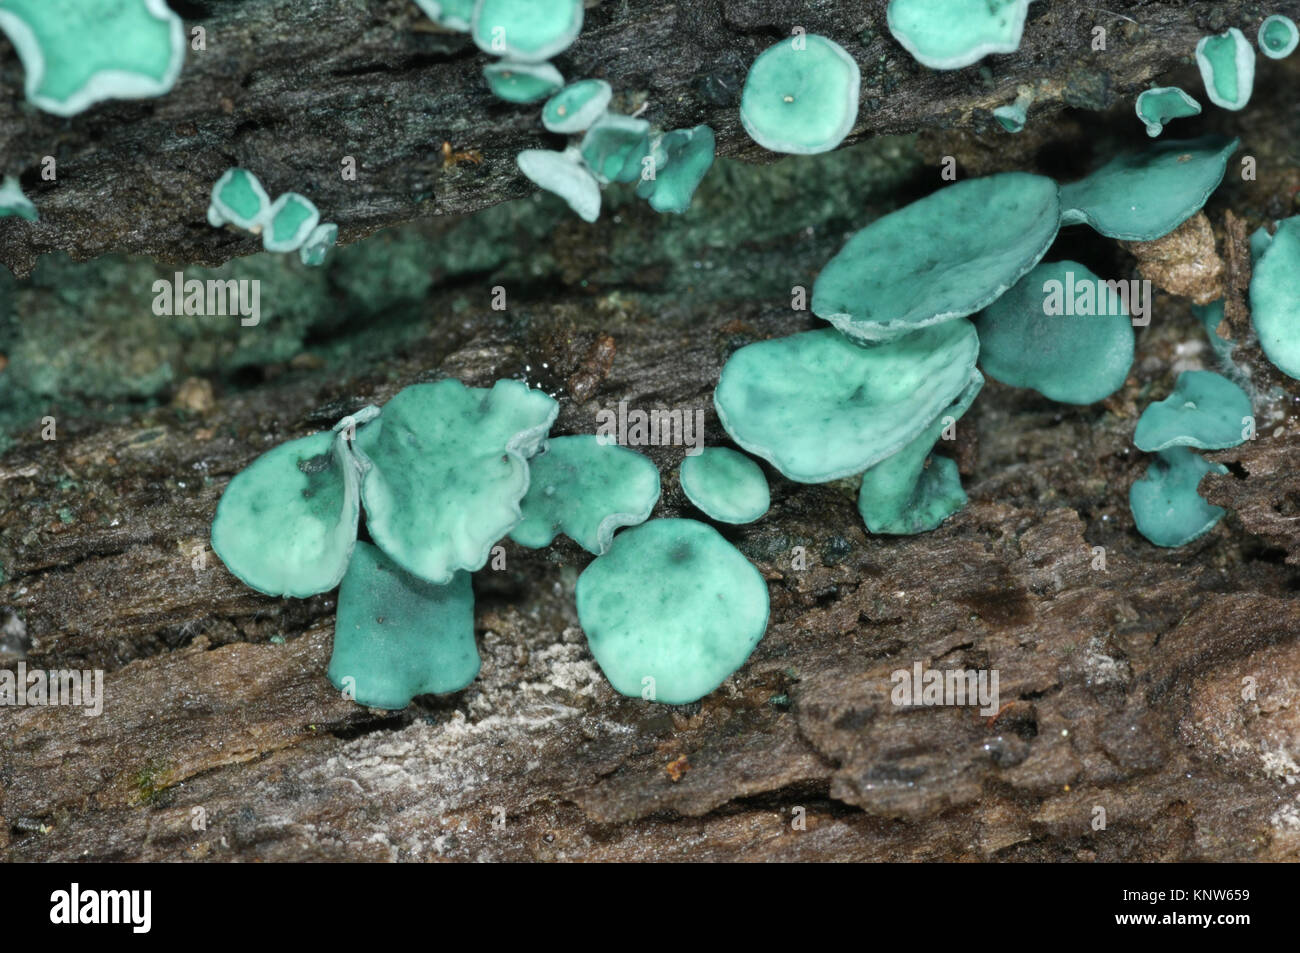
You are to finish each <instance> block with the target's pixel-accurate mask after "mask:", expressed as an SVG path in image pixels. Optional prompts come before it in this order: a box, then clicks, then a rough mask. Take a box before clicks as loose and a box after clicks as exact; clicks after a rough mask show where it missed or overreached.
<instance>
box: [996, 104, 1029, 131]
mask: <svg viewBox="0 0 1300 953" xmlns="http://www.w3.org/2000/svg"><path fill="white" fill-rule="evenodd" d="M993 118H994V119H996V120H997V121H998V125H1000V126H1001V127H1002V128H1003V129H1005V130H1006V131H1007V132H1020V131H1021V130H1023V129H1024V128H1025V120H1026V119H1028V118H1029V112H1028V110H1027V109H1026V107H1025V105H1024V104H1023V103H1019V102H1015V103H1008V104H1007V105H1005V106H998V107H997V108H996V109H994V110H993Z"/></svg>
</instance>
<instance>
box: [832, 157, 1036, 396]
mask: <svg viewBox="0 0 1300 953" xmlns="http://www.w3.org/2000/svg"><path fill="white" fill-rule="evenodd" d="M1060 220H1061V205H1060V200H1059V198H1058V190H1057V187H1056V183H1055V182H1053V181H1052V180H1051V179H1049V178H1046V177H1044V176H1041V175H1030V174H1028V173H1024V172H1005V173H1001V174H999V175H992V176H988V177H986V178H981V179H968V180H966V181H964V182H958V183H956V184H954V185H950V186H948V187H946V188H943V189H940V190H939V191H937V192H935V193H933V194H931V195H929V196H927V197H925V198H923V199H921V200H919V201H917V202H913V203H912V204H910V205H907V206H905V207H903V208H901V209H899V210H898V211H896V212H891V213H890V214H888V215H885V216H883V217H881V218H878V219H876V221H874V222H872V223H871V224H870V225H868V226H867V227H866V228H864V229H862V230H861V231H859V232H858V233H857V234H855V235H854V236H853V237H852V238H850V239H849V241H848V243H847V244H845V246H844V247H843V248H842V249H841V250H840V252H839V253H838V254H837V255H836V256H835V257H834V258H832V259H831V260H830V261H829V262H828V263H827V264H826V267H825V268H823V269H822V271H821V273H820V274H819V275H818V276H817V280H816V282H815V283H814V285H813V296H812V310H813V313H814V314H816V315H817V316H818V317H820V318H822V319H824V320H826V321H829V322H830V323H831V324H833V325H834V326H835V327H836V328H838V329H839V330H840V331H842V332H844V333H845V334H847V335H849V336H850V337H853V338H857V339H859V340H864V341H887V340H890V339H892V338H896V337H898V336H900V335H903V334H907V333H909V332H911V331H915V330H917V329H919V328H924V327H927V326H930V325H933V324H938V323H940V322H945V321H951V320H953V319H954V318H961V317H965V316H966V315H970V314H974V313H975V312H976V311H979V310H980V309H981V308H983V307H985V306H987V305H988V304H990V303H991V302H992V301H994V300H995V299H997V298H998V297H999V296H1000V295H1001V294H1002V293H1003V292H1005V291H1006V290H1007V289H1008V288H1010V287H1011V286H1012V285H1014V284H1015V283H1016V282H1017V281H1019V280H1020V278H1021V277H1022V276H1023V275H1024V274H1025V273H1026V272H1028V271H1029V270H1030V269H1031V268H1033V267H1034V265H1036V264H1038V262H1039V260H1040V259H1041V258H1042V257H1043V255H1044V254H1046V252H1047V249H1048V248H1049V247H1050V246H1051V244H1052V241H1053V239H1055V237H1056V232H1057V229H1058V227H1059V225H1060ZM963 383H964V381H963Z"/></svg>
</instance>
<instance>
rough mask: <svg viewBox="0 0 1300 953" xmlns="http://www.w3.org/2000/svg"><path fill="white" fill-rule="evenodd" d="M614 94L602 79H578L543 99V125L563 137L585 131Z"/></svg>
mask: <svg viewBox="0 0 1300 953" xmlns="http://www.w3.org/2000/svg"><path fill="white" fill-rule="evenodd" d="M613 97H614V90H613V89H612V88H611V87H610V85H609V83H607V82H605V81H604V80H603V79H580V80H578V81H577V82H576V83H570V84H569V85H568V86H565V87H564V88H563V89H562V90H560V91H559V92H558V93H556V94H555V95H554V96H552V97H551V98H550V99H548V100H547V101H546V105H545V106H543V107H542V125H543V126H545V127H546V128H547V130H548V131H550V132H557V133H561V134H563V135H566V136H567V135H573V134H575V133H579V132H585V131H586V130H587V129H589V128H591V125H592V123H594V122H595V121H596V120H597V119H599V118H600V117H601V116H603V115H605V111H606V110H607V109H609V103H610V100H611V99H613Z"/></svg>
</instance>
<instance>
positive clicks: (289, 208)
mask: <svg viewBox="0 0 1300 953" xmlns="http://www.w3.org/2000/svg"><path fill="white" fill-rule="evenodd" d="M319 224H320V212H319V211H317V209H316V206H315V205H314V204H312V201H311V199H309V198H307V197H306V196H305V195H299V194H298V193H297V192H285V193H284V194H283V195H281V196H280V197H279V198H277V199H276V200H275V201H274V202H272V203H271V207H270V209H268V210H267V213H266V227H264V228H263V229H262V247H263V248H265V249H266V250H267V251H276V252H285V251H297V250H298V249H299V248H300V247H302V245H303V243H304V242H306V241H307V239H308V237H309V236H310V235H311V234H312V232H314V231H315V230H316V226H317V225H319Z"/></svg>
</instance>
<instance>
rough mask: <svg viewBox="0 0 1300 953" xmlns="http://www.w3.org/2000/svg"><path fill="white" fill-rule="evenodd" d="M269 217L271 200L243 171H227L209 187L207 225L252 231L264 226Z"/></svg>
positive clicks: (252, 178) (253, 176)
mask: <svg viewBox="0 0 1300 953" xmlns="http://www.w3.org/2000/svg"><path fill="white" fill-rule="evenodd" d="M270 217H271V197H270V196H269V195H267V194H266V189H264V188H263V187H262V183H261V182H259V181H258V179H257V176H255V175H253V173H251V172H249V171H248V170H247V169H240V168H238V167H235V168H231V169H227V170H226V171H225V172H223V173H222V174H221V178H219V179H217V181H216V182H214V183H213V184H212V198H211V201H210V202H209V204H208V223H209V224H210V225H212V226H213V227H214V228H220V227H221V226H222V225H225V224H227V223H229V224H231V225H234V226H235V227H236V228H242V229H245V230H252V229H257V228H261V227H262V226H264V225H265V224H266V223H267V222H268V221H269V220H270Z"/></svg>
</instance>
